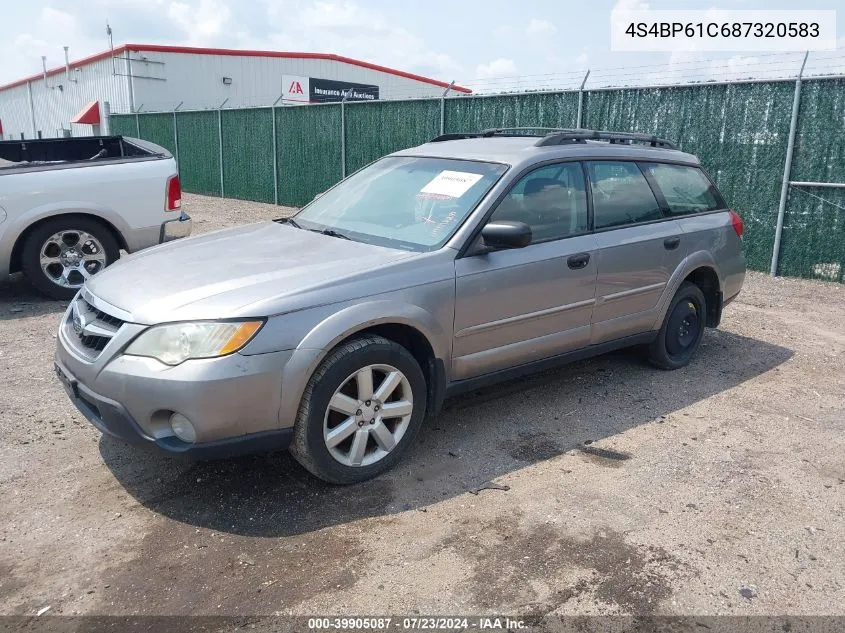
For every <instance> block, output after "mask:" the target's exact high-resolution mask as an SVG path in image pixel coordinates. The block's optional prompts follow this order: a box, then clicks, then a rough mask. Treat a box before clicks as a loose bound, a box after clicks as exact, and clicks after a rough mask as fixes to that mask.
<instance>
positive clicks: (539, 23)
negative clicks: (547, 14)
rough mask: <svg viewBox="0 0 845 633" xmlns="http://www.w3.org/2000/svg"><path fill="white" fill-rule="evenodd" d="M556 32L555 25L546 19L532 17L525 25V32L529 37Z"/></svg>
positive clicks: (546, 35) (543, 35)
mask: <svg viewBox="0 0 845 633" xmlns="http://www.w3.org/2000/svg"><path fill="white" fill-rule="evenodd" d="M555 33H557V27H556V26H555V25H554V24H552V23H551V22H549V21H548V20H538V19H537V18H533V19H532V20H531V21H530V22H529V23H528V26H527V27H525V34H526V35H528V36H529V37H548V36H550V35H554V34H555Z"/></svg>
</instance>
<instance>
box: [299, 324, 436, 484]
mask: <svg viewBox="0 0 845 633" xmlns="http://www.w3.org/2000/svg"><path fill="white" fill-rule="evenodd" d="M425 408H426V383H425V378H424V376H423V373H422V370H421V369H420V366H419V365H418V364H417V361H416V360H415V359H414V357H413V356H412V355H411V354H410V352H408V350H406V349H405V348H404V347H402V346H401V345H399V344H398V343H394V342H393V341H389V340H387V339H386V338H383V337H381V336H364V337H361V338H357V339H353V340H351V341H349V342H348V343H344V344H343V345H341V346H340V347H338V348H337V349H336V350H334V351H333V352H331V353H330V354H329V356H328V357H327V358H326V359H325V360H324V361H323V363H322V364H321V365H320V367H319V368H318V369H317V371H315V372H314V375H313V376H311V379H310V380H309V381H308V386H307V387H306V388H305V393H304V394H303V396H302V402H301V404H300V406H299V414H298V415H297V419H296V423H295V424H294V439H293V443H292V444H291V453H293V455H294V457H295V458H296V459H297V461H299V463H300V464H302V465H303V466H304V467H305V468H307V469H308V470H309V471H311V472H312V473H313V474H314V475H316V476H317V477H319V478H320V479H324V480H325V481H328V482H331V483H335V484H352V483H356V482H359V481H364V480H365V479H370V478H371V477H375V476H376V475H378V474H379V473H381V472H383V471H385V470H387V469H388V468H390V467H391V466H393V465H394V464H395V463H396V462H397V461H399V459H400V458H401V457H402V455H403V454H404V453H405V452H406V451H407V449H408V447H409V446H410V445H411V444H412V443H413V441H414V438H415V437H416V435H417V433H418V432H419V429H420V426H421V425H422V421H423V418H424V417H425Z"/></svg>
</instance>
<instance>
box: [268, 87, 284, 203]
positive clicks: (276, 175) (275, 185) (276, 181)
mask: <svg viewBox="0 0 845 633" xmlns="http://www.w3.org/2000/svg"><path fill="white" fill-rule="evenodd" d="M282 96H284V95H282ZM281 98H282V97H279V98H278V99H276V100H275V101H274V102H273V105H271V106H270V114H271V115H272V117H273V202H274V203H275V204H276V205H278V204H279V148H278V145H277V140H276V104H277V103H279V101H280V100H281Z"/></svg>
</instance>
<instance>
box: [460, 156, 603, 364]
mask: <svg viewBox="0 0 845 633" xmlns="http://www.w3.org/2000/svg"><path fill="white" fill-rule="evenodd" d="M501 220H512V221H520V222H525V223H526V224H528V226H529V227H531V230H532V242H531V243H530V244H529V245H528V246H525V247H523V248H517V249H510V250H498V251H493V252H488V253H486V254H479V255H469V256H465V257H462V258H459V259H457V260H456V262H455V269H456V301H455V327H454V341H453V352H452V368H451V369H452V378H453V380H461V379H465V378H471V377H474V376H479V375H482V374H486V373H490V372H494V371H497V370H500V369H505V368H507V367H512V366H516V365H521V364H524V363H528V362H531V361H534V360H539V359H542V358H547V357H551V356H555V355H557V354H561V353H564V352H567V351H570V350H573V349H578V348H580V347H583V346H585V345H587V344H589V340H590V317H591V314H592V310H593V303H594V301H595V280H596V258H595V253H596V241H595V238H594V237H593V236H592V235H591V234H589V222H588V206H587V194H586V183H585V180H584V173H583V168H582V166H581V165H580V163H576V162H568V163H554V164H551V165H546V166H543V167H540V168H538V169H535V170H533V171H531V172H529V173H528V174H526V175H524V176H523V177H521V178H520V179H519V180H518V181H517V183H516V184H515V185H514V186H513V187H512V188H511V190H510V192H509V193H508V194H507V195H506V196H505V197H504V198H503V199H502V201H501V202H500V203H499V205H498V206H497V207H496V209H495V210H494V211H493V213H492V215H491V216H490V218H489V220H488V221H501ZM471 252H472V251H470V253H471Z"/></svg>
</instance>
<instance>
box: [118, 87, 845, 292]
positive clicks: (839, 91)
mask: <svg viewBox="0 0 845 633" xmlns="http://www.w3.org/2000/svg"><path fill="white" fill-rule="evenodd" d="M794 89H795V84H794V82H792V81H780V82H769V83H746V84H741V83H739V84H728V85H723V84H712V85H711V84H706V83H704V84H700V85H696V86H687V87H680V86H678V87H661V88H630V89H627V88H623V89H613V90H596V91H585V92H584V97H583V110H582V127H590V128H597V129H609V130H621V131H637V132H650V133H655V134H658V135H660V136H663V137H666V138H670V139H673V140H675V141H677V142H678V143H679V144H680V146H681V148H682V149H684V150H686V151H689V152H692V153H694V154H697V155H698V156H699V157H700V158H701V161H702V163H703V165H704V167H705V168H706V169H707V170H708V171H709V172H710V174H711V175H712V176H713V178H714V179H715V180H716V182H717V184H718V185H719V188H720V189H721V190H722V192H723V193H724V194H725V197H726V198H727V200H728V202H729V203H730V204H731V205H732V206H733V208H734V209H736V210H737V211H738V212H739V213H740V214H741V215H742V217H743V220H744V221H745V227H746V234H745V253H746V258H747V261H748V265H749V267H750V268H752V269H755V270H761V271H767V270H769V266H770V263H771V256H772V251H773V246H774V234H775V225H776V218H777V209H778V201H779V197H780V188H781V180H782V177H783V168H784V162H785V159H786V146H787V142H788V133H789V124H790V115H791V110H792V98H793V92H794ZM341 111H342V110H341V106H340V104H331V105H319V106H296V107H277V108H275V117H276V130H277V131H276V139H275V141H276V142H275V148H276V159H277V163H278V173H277V174H276V177H277V181H278V192H279V197H278V200H279V203H280V204H285V205H293V206H299V205H302V204H305V203H306V202H309V201H310V200H311V199H312V198H313V197H314V195H316V194H317V193H319V192H321V191H324V190H325V189H327V188H329V187H331V186H332V185H333V184H335V183H336V182H337V181H338V180H340V178H341V173H342V157H341V147H342V142H341V141H342V139H341V129H342V124H341ZM343 111H344V112H345V119H346V120H345V128H346V139H345V141H346V172H347V173H352V172H353V171H354V170H356V169H358V168H360V167H362V166H364V165H366V164H368V163H369V162H371V161H373V160H375V159H377V158H379V157H380V156H383V155H384V154H388V153H390V152H392V151H395V150H398V149H402V148H404V147H409V146H413V145H417V144H419V143H421V142H424V141H426V140H428V139H429V138H431V137H433V136H436V135H437V134H438V133H439V132H440V125H441V120H440V112H441V101H440V100H439V99H430V100H418V101H394V102H371V103H347V104H346V105H345V106H344V107H343ZM272 112H273V110H271V109H268V108H263V109H261V108H255V109H245V110H224V111H223V112H222V115H221V116H222V118H223V119H222V123H223V141H222V142H223V148H222V149H223V179H224V192H225V195H227V196H233V197H238V198H244V199H250V200H259V201H265V202H272V201H273V200H274V183H273V137H272ZM577 112H578V93H577V92H571V91H570V92H559V93H553V92H546V93H521V94H507V95H496V96H490V97H486V96H485V97H452V98H449V99H446V100H445V102H443V117H444V118H443V127H444V130H445V131H446V132H458V131H474V130H480V129H485V128H491V127H530V126H537V127H561V126H563V127H574V126H575V124H576V119H577ZM217 116H218V115H217V112H216V111H208V112H180V113H178V116H177V121H178V123H177V127H178V136H179V156H180V159H181V165H180V172H181V176H182V185H183V188H184V190H185V191H188V192H196V193H206V194H212V195H220V163H219V153H220V145H219V142H220V141H219V138H218V132H217ZM168 117H172V114H170V113H168V114H160V113H158V114H141V115H139V122H140V127H141V136H142V137H143V138H147V139H149V140H152V141H153V142H156V143H159V144H161V145H164V146H165V147H167V148H168V149H171V151H172V149H173V146H172V144H170V143H172V141H171V140H170V137H169V136H168V134H170V135H171V136H172V128H170V127H169V126H170V125H172V123H169V122H168ZM171 120H172V119H171ZM135 125H136V123H135V115H113V116H112V117H111V129H112V131H113V132H114V133H115V134H126V135H129V136H136V135H137V134H136V131H135ZM791 180H799V181H804V180H806V181H820V182H839V183H842V182H845V81H843V80H841V79H838V80H834V79H830V80H826V79H813V80H810V81H805V83H804V84H803V87H802V94H801V108H800V113H799V118H798V129H797V135H796V148H795V156H794V160H793V167H792V172H791ZM813 196H817V197H821V198H823V199H824V200H828V201H829V202H822V201H821V200H818V198H817V197H816V198H814V197H813ZM843 198H845V191H843V190H837V189H820V188H806V187H801V188H799V187H793V188H792V189H791V191H790V195H789V199H788V204H787V208H786V215H785V221H784V230H783V239H782V244H781V257H780V259H781V261H780V268H779V270H780V272H781V274H787V275H797V276H802V277H817V278H822V279H838V280H839V281H843V275H845V209H839V208H837V205H838V206H839V207H845V200H843ZM831 203H832V204H831Z"/></svg>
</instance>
